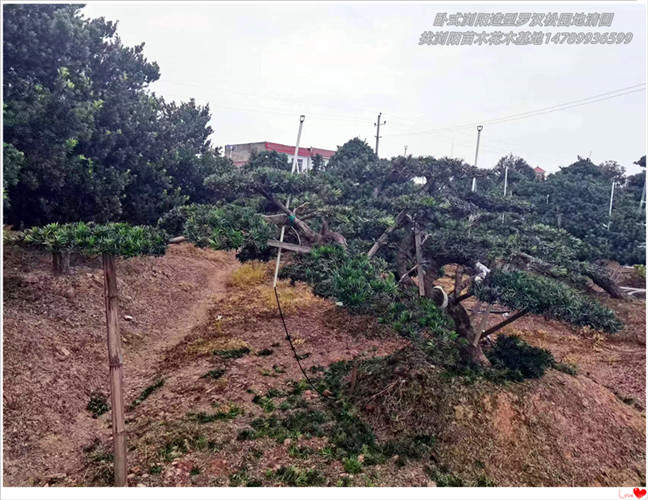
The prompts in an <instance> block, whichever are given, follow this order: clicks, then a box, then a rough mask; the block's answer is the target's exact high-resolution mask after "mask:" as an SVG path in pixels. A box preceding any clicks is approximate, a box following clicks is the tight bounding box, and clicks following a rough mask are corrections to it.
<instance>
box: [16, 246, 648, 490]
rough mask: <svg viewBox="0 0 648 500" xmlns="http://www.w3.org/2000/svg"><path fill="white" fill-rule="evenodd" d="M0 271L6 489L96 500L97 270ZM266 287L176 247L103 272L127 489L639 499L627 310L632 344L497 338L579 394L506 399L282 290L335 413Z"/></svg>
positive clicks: (552, 328)
mask: <svg viewBox="0 0 648 500" xmlns="http://www.w3.org/2000/svg"><path fill="white" fill-rule="evenodd" d="M4 259H5V260H4V264H5V276H4V287H5V304H4V321H5V337H4V366H5V368H4V412H5V413H4V418H5V431H4V446H5V448H4V450H5V462H4V478H5V479H4V482H5V485H7V486H27V485H97V486H99V485H106V484H110V477H111V470H110V440H111V434H110V416H109V413H106V414H104V415H101V416H99V417H98V418H96V419H95V418H93V417H92V415H91V414H90V412H89V411H88V410H87V409H86V405H87V404H88V401H89V399H90V395H91V393H92V392H94V391H100V392H103V393H104V394H108V377H107V363H106V357H107V356H106V347H105V323H104V311H103V294H102V280H101V270H100V268H99V265H100V263H99V262H98V261H96V260H85V259H81V260H79V261H78V262H76V263H75V262H73V274H72V275H71V276H69V277H65V278H54V277H53V276H51V274H50V271H49V265H50V262H49V258H48V256H47V255H45V254H42V253H37V252H26V251H24V250H19V249H16V248H11V247H9V248H7V249H6V252H5V257H4ZM271 267H272V266H271V265H256V264H254V265H249V264H247V265H245V266H240V265H239V264H237V262H236V260H235V259H234V257H233V255H232V254H226V253H222V252H213V251H210V250H198V249H196V248H194V247H192V246H190V245H181V246H172V247H171V248H170V249H169V252H168V254H167V255H166V256H164V257H161V258H158V259H154V258H137V259H132V260H128V261H120V262H119V264H118V275H119V279H120V281H119V286H120V293H121V295H122V306H121V307H122V310H121V315H122V317H123V316H126V315H128V316H132V318H133V319H132V320H128V321H127V320H122V322H121V328H122V334H123V337H124V342H125V344H124V351H125V383H126V389H127V391H126V400H127V404H129V403H130V407H129V409H128V411H127V415H126V417H127V420H126V423H127V442H128V446H129V450H130V451H129V456H128V463H129V483H130V484H131V485H139V484H141V485H144V486H182V485H196V486H237V485H248V486H261V485H263V486H273V485H297V486H299V485H328V486H335V485H338V486H343V485H347V486H351V485H355V486H426V485H427V486H429V485H434V484H438V485H439V486H443V485H460V484H461V485H466V486H473V485H479V486H484V485H492V484H496V485H499V486H513V485H534V486H537V485H546V486H549V485H551V486H557V485H565V486H572V485H578V486H597V485H616V484H627V485H631V484H634V485H636V484H638V483H640V482H642V481H645V478H644V477H643V470H644V469H645V412H644V411H643V408H644V406H645V394H644V393H645V389H644V385H643V380H644V379H645V364H644V365H643V366H642V365H641V361H642V358H641V353H642V351H643V352H644V354H643V356H645V323H644V320H643V318H642V317H641V315H640V314H639V312H640V311H642V310H643V307H644V303H643V302H640V301H637V302H629V303H627V304H616V303H615V302H614V301H611V302H610V305H611V306H612V307H615V308H616V309H617V312H618V313H619V315H620V316H621V318H622V319H623V320H624V321H626V323H627V324H628V326H627V327H626V329H625V330H624V332H622V333H621V334H620V335H619V336H618V337H617V338H615V339H611V338H610V339H603V338H599V336H597V334H596V333H595V332H589V331H577V330H572V329H569V328H566V327H564V326H563V325H560V324H559V323H557V322H548V321H546V320H544V319H542V318H539V317H535V316H530V317H528V318H525V319H524V320H523V322H520V323H519V324H518V323H516V324H515V325H514V326H517V329H516V330H514V331H513V330H511V331H509V332H508V333H519V334H521V335H523V336H524V337H525V338H526V339H527V340H528V341H529V342H532V343H535V344H540V345H542V346H543V347H546V348H548V349H550V350H552V352H554V354H555V355H556V357H557V358H558V359H559V360H562V361H568V362H573V363H574V364H575V365H576V366H577V367H578V368H579V375H578V376H571V375H567V374H564V373H560V372H556V371H553V370H550V371H549V372H548V374H547V375H546V376H545V377H544V378H542V379H540V380H535V381H527V382H525V383H523V384H509V385H506V386H502V385H497V384H493V383H490V382H486V381H483V380H478V381H477V382H475V383H470V381H469V380H467V379H465V378H462V377H454V378H453V377H448V374H442V373H441V372H439V371H438V370H437V369H435V368H433V367H430V366H429V365H428V364H426V362H425V361H424V360H423V359H422V358H421V357H420V356H418V355H416V354H415V353H414V352H413V350H412V349H410V348H408V342H407V341H405V340H404V339H403V338H401V337H399V336H398V335H396V334H395V333H393V332H392V331H390V330H389V329H387V328H385V327H384V326H381V325H380V324H378V323H377V322H376V321H375V320H372V319H371V318H366V317H361V316H351V315H349V314H347V313H346V312H344V311H343V310H341V309H340V308H338V307H336V306H335V304H333V303H332V302H329V301H325V300H322V299H320V298H317V297H314V296H313V295H312V293H311V291H310V290H309V289H308V287H306V286H305V285H302V284H298V285H297V286H296V287H291V286H290V285H289V284H288V283H284V282H282V283H280V286H279V295H280V297H281V302H282V307H283V309H284V313H285V315H286V322H287V326H288V329H289V332H290V334H291V336H292V338H293V340H294V344H295V348H296V350H297V354H298V355H299V357H300V358H301V363H302V364H303V366H304V369H305V370H306V373H307V374H308V375H309V377H310V378H312V379H315V380H317V381H319V382H316V383H322V384H324V385H325V386H326V387H329V388H330V391H331V393H336V394H338V393H339V394H342V395H343V398H344V400H345V401H346V403H344V402H342V401H341V400H339V401H333V400H330V399H329V398H328V397H326V398H322V397H320V396H319V395H318V394H317V393H316V392H315V391H314V390H313V389H312V388H311V387H310V386H309V385H308V383H306V382H305V380H304V375H303V374H302V372H301V371H300V368H299V366H298V365H297V363H296V362H295V358H294V355H293V353H292V351H291V348H290V346H289V345H288V343H287V342H286V340H285V332H284V331H283V325H282V323H281V320H280V319H279V317H278V315H277V309H276V302H275V297H274V294H273V292H272V288H271V287H270V286H269V284H270V282H271V277H270V273H271V269H270V268H271ZM495 320H496V319H495V318H494V319H493V321H495ZM623 352H628V353H631V354H632V357H631V359H626V358H624V357H623V356H622V355H621V353H623ZM354 358H357V359H358V364H357V367H358V369H357V376H356V377H355V379H356V383H355V384H353V385H354V389H353V391H352V390H351V385H352V382H351V380H352V378H354V377H353V375H352V372H353V371H354V370H353V368H352V366H353V363H352V362H351V361H352V360H353V359H354ZM643 360H644V363H645V357H644V358H643ZM609 373H614V374H615V377H614V378H613V377H609V376H607V375H606V374H609ZM401 380H402V382H401ZM614 392H616V395H615V394H614ZM623 401H625V403H624V402H623ZM349 404H351V406H349Z"/></svg>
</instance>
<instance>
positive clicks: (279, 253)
mask: <svg viewBox="0 0 648 500" xmlns="http://www.w3.org/2000/svg"><path fill="white" fill-rule="evenodd" d="M305 119H306V117H305V116H304V115H301V116H300V117H299V131H298V132H297V145H296V146H295V154H294V156H293V163H292V168H291V169H290V173H291V174H294V173H295V169H296V168H297V156H299V141H300V140H301V133H302V127H303V126H304V120H305ZM286 208H290V196H288V199H287V200H286ZM285 233H286V226H281V235H280V236H279V241H281V242H283V240H284V234H285ZM280 262H281V247H280V248H279V250H278V252H277V264H276V265H275V273H274V279H273V280H272V288H277V276H279V263H280Z"/></svg>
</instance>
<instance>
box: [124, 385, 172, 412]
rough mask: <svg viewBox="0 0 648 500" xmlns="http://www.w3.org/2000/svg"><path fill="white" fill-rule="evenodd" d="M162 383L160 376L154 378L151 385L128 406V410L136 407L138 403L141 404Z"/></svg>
mask: <svg viewBox="0 0 648 500" xmlns="http://www.w3.org/2000/svg"><path fill="white" fill-rule="evenodd" d="M163 385H164V379H163V378H160V379H157V380H155V381H154V382H153V383H152V384H151V385H149V386H148V387H146V388H145V389H144V390H143V391H142V393H141V394H140V395H139V396H138V397H137V398H136V399H135V400H134V401H133V402H132V403H131V404H130V406H129V407H128V409H129V410H131V411H132V410H134V409H135V408H137V407H138V406H139V405H141V404H142V403H143V402H144V401H146V399H147V398H148V397H149V396H150V395H151V394H153V393H154V392H155V391H156V390H158V389H159V388H160V387H162V386H163Z"/></svg>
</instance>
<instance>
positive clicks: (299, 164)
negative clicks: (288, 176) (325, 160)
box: [297, 158, 304, 172]
mask: <svg viewBox="0 0 648 500" xmlns="http://www.w3.org/2000/svg"><path fill="white" fill-rule="evenodd" d="M303 165H304V160H302V159H301V158H297V170H298V171H300V172H301V171H302V170H303V168H302V166H303Z"/></svg>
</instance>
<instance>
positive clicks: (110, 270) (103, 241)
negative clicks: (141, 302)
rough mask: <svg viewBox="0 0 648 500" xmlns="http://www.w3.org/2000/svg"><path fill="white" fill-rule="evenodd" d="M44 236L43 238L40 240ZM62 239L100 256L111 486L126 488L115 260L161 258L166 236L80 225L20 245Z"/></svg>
mask: <svg viewBox="0 0 648 500" xmlns="http://www.w3.org/2000/svg"><path fill="white" fill-rule="evenodd" d="M43 234H46V235H47V237H44V236H43ZM57 239H62V240H64V241H65V242H66V243H67V245H68V246H67V247H66V248H67V249H68V251H71V250H72V249H74V250H76V251H79V252H83V253H85V254H87V255H101V258H102V261H103V270H104V297H105V303H106V328H107V334H108V335H107V339H108V361H109V366H110V368H109V372H110V401H111V411H112V433H113V457H114V478H115V486H127V467H126V436H125V423H124V390H123V358H122V347H121V337H120V335H119V297H118V292H117V273H116V268H115V258H116V257H126V258H128V257H136V256H140V255H163V254H164V252H165V249H166V241H167V235H166V234H165V233H164V232H163V231H160V230H159V229H156V228H152V227H147V226H129V225H127V224H120V223H114V224H106V225H94V224H84V223H74V224H64V225H50V226H48V227H47V228H42V229H41V228H33V229H29V230H27V231H26V232H25V235H24V241H28V242H29V244H31V245H41V246H42V247H44V248H47V249H48V250H51V244H50V242H51V241H53V240H54V241H56V240H57Z"/></svg>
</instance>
